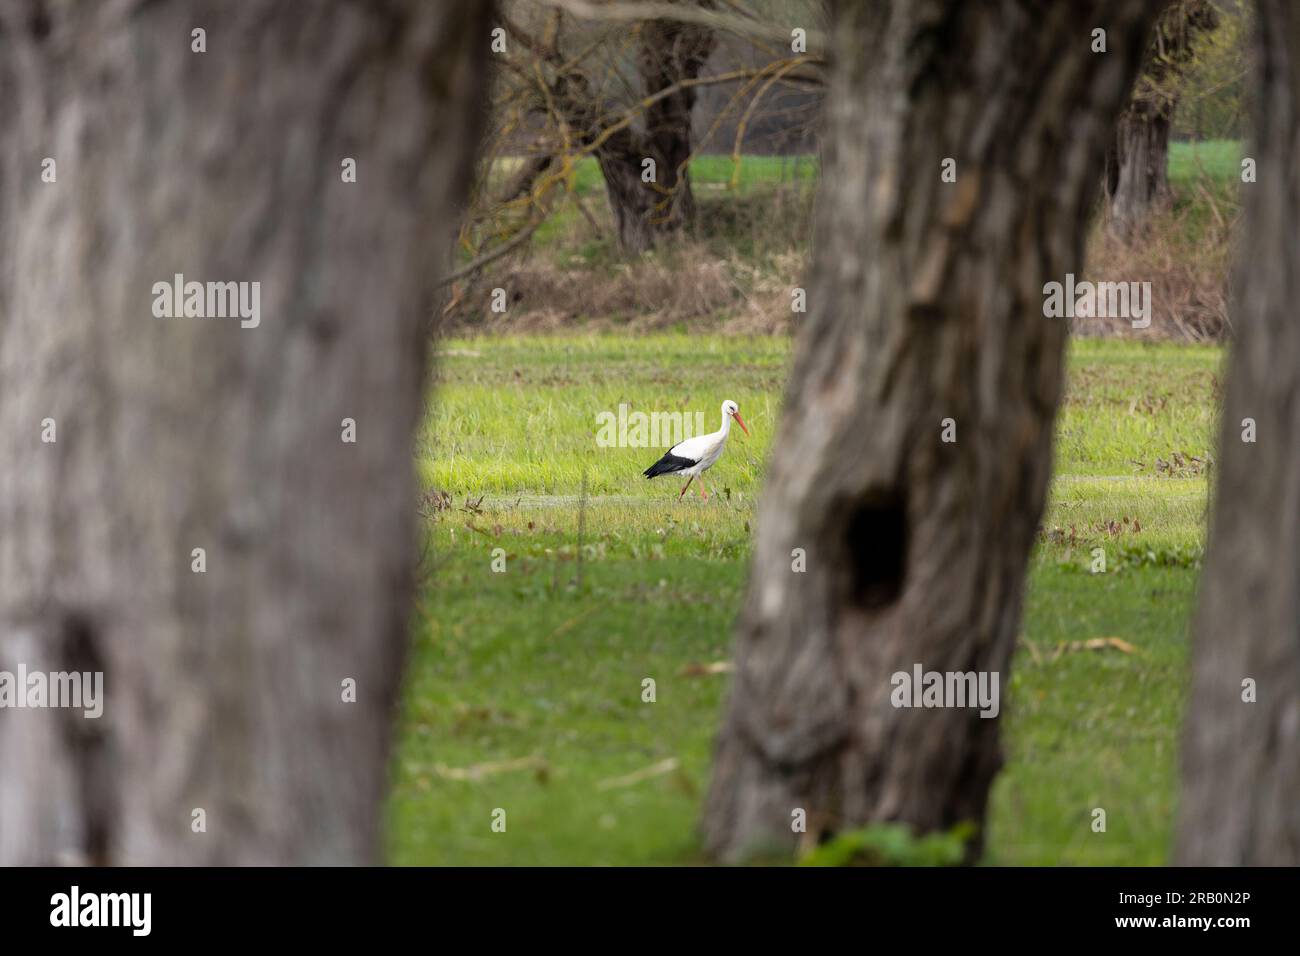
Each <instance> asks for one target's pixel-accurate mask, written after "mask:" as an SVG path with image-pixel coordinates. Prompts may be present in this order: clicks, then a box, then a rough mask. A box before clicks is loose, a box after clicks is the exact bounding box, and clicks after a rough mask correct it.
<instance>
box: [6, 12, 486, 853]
mask: <svg viewBox="0 0 1300 956" xmlns="http://www.w3.org/2000/svg"><path fill="white" fill-rule="evenodd" d="M489 14H490V4H487V3H456V4H452V3H447V4H441V3H425V2H423V0H388V2H384V3H348V4H344V3H331V2H325V0H312V2H304V3H294V4H284V3H276V2H274V0H247V2H240V3H218V2H216V0H210V2H197V0H196V2H187V0H162V2H156V3H148V4H144V3H139V4H131V3H111V4H109V3H104V4H100V3H84V4H83V3H66V4H49V3H35V2H29V3H28V2H24V3H5V4H2V5H0V126H2V127H3V128H4V129H5V130H6V136H5V139H4V145H3V146H0V670H9V671H11V672H13V671H15V670H16V669H17V668H18V667H19V666H22V667H24V668H25V669H26V670H27V671H28V672H37V671H40V672H56V671H66V670H76V671H102V672H103V673H104V680H105V684H106V690H105V693H106V700H105V703H104V713H103V716H102V717H101V718H100V719H99V720H91V719H83V718H82V717H81V716H80V714H79V713H77V712H69V711H62V710H49V709H46V710H6V711H4V712H2V713H0V767H3V771H2V773H3V778H2V779H0V863H51V862H56V861H81V862H92V863H113V864H119V863H164V864H176V863H185V864H192V863H353V862H367V861H373V860H374V859H375V858H376V857H377V853H378V837H379V823H380V807H381V802H382V798H383V794H384V789H385V784H386V781H387V772H388V767H387V755H388V742H389V735H390V721H391V718H392V716H393V709H394V706H395V703H396V696H397V688H398V680H399V675H400V668H401V663H402V660H403V657H404V650H405V646H406V640H407V627H406V621H407V611H408V603H409V600H408V599H409V595H410V592H411V588H412V583H413V570H414V568H413V565H414V552H415V549H414V540H413V536H414V529H415V520H414V501H415V496H414V489H413V486H414V481H413V475H412V463H411V436H412V432H413V429H414V427H415V425H416V423H417V420H418V417H419V415H420V413H421V410H422V407H423V394H424V390H423V385H424V365H425V360H424V358H423V356H424V348H425V342H426V338H427V333H428V317H429V314H430V311H431V306H432V303H433V301H434V298H435V293H436V290H435V288H434V283H435V281H436V276H435V275H434V274H433V271H432V269H431V264H434V263H439V262H442V261H444V260H445V250H446V248H447V245H448V242H449V240H450V238H451V235H450V233H451V231H452V230H450V229H449V228H448V224H449V223H451V222H454V221H455V216H456V207H457V204H458V203H459V201H460V199H461V196H462V193H463V192H464V190H465V187H466V182H467V178H468V175H469V159H470V155H469V153H470V150H471V149H472V146H473V143H474V141H475V139H476V135H477V134H476V128H477V125H478V123H477V113H478V112H480V111H481V104H482V101H483V92H484V91H483V90H482V89H481V84H482V82H483V75H484V64H485V62H486V58H487V50H488V44H489V42H490V22H489ZM195 31H202V32H199V33H196V32H195ZM46 160H50V161H52V162H46ZM347 160H353V161H355V181H348V178H349V177H348V175H347V174H348V172H349V167H348V165H347V162H346V161H347ZM43 173H44V174H46V175H45V178H43ZM177 274H180V275H183V276H184V277H185V281H198V282H202V283H208V282H214V283H215V282H241V283H248V285H247V286H245V288H247V289H252V288H253V286H252V285H251V283H254V282H256V283H260V285H259V286H258V287H257V288H259V289H260V314H259V318H260V321H259V322H257V323H255V327H248V328H245V327H242V325H243V324H244V323H241V322H240V321H238V320H232V319H229V318H197V317H190V318H183V317H182V318H168V319H164V318H159V317H157V316H156V315H155V314H154V311H153V308H152V306H153V303H154V292H153V287H154V286H155V284H156V283H159V282H164V283H170V282H172V281H173V277H174V276H175V275H177ZM249 300H251V296H250V297H249ZM249 300H246V301H248V304H251V301H249ZM250 325H252V323H250ZM345 419H350V420H352V422H353V423H354V425H355V439H356V440H355V442H345V441H344V440H343V438H344V437H345V429H344V426H343V422H344V420H345ZM43 439H44V440H43ZM51 439H52V440H51ZM200 572H201V573H200ZM348 681H351V682H354V685H353V686H354V687H355V703H349V702H347V700H346V699H345V696H346V695H345V691H344V689H343V688H344V682H348ZM196 811H202V816H201V817H200V816H199V815H198V814H197V813H196ZM200 820H202V822H203V823H204V825H205V827H204V828H203V829H202V830H200V828H199V827H198V826H197V825H196V824H197V823H198V822H199V821H200Z"/></svg>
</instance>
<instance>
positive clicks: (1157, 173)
mask: <svg viewBox="0 0 1300 956" xmlns="http://www.w3.org/2000/svg"><path fill="white" fill-rule="evenodd" d="M1172 117H1173V105H1172V104H1169V105H1168V108H1167V109H1165V108H1161V107H1158V106H1155V105H1152V104H1139V105H1136V106H1135V107H1134V108H1133V109H1130V110H1128V111H1126V112H1125V113H1124V115H1123V116H1121V117H1120V120H1119V123H1118V124H1117V128H1116V132H1115V138H1114V142H1113V143H1112V145H1111V148H1110V150H1109V151H1108V153H1107V155H1106V198H1107V200H1108V201H1109V203H1110V219H1109V222H1108V223H1107V226H1108V228H1109V229H1110V230H1111V231H1112V232H1113V233H1115V234H1116V235H1119V236H1123V237H1128V236H1132V235H1133V234H1134V233H1135V231H1136V230H1137V229H1138V228H1139V227H1140V226H1141V225H1142V224H1143V223H1145V222H1146V221H1147V220H1148V219H1149V218H1150V216H1151V215H1152V213H1154V212H1157V211H1159V210H1160V209H1163V208H1166V207H1167V206H1168V205H1169V202H1170V199H1171V193H1170V190H1169V129H1170V126H1171V125H1172V124H1171V120H1172Z"/></svg>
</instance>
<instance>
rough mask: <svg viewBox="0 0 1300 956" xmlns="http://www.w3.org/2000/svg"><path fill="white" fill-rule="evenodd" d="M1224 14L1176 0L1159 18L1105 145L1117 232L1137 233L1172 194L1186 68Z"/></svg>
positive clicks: (1201, 3) (1201, 0) (1205, 0)
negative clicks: (1174, 136) (1174, 135)
mask: <svg viewBox="0 0 1300 956" xmlns="http://www.w3.org/2000/svg"><path fill="white" fill-rule="evenodd" d="M1219 19H1220V15H1219V13H1218V11H1217V10H1216V9H1215V7H1214V4H1212V3H1211V2H1210V0H1172V2H1170V3H1169V4H1168V6H1166V7H1165V9H1164V10H1163V11H1162V12H1161V14H1160V17H1159V18H1158V19H1157V20H1156V25H1155V29H1154V30H1153V31H1152V35H1151V40H1150V42H1149V43H1148V45H1147V51H1146V57H1145V59H1144V61H1143V66H1142V71H1141V72H1140V73H1139V74H1138V79H1137V82H1136V84H1135V85H1134V89H1133V95H1132V96H1131V97H1130V99H1129V102H1128V105H1127V106H1126V107H1125V108H1124V111H1123V112H1122V113H1121V114H1120V118H1119V122H1118V123H1116V124H1115V135H1114V137H1113V138H1112V141H1111V144H1110V148H1109V149H1108V150H1107V151H1106V176H1105V180H1104V184H1105V191H1106V198H1107V201H1108V204H1109V219H1108V226H1109V228H1110V229H1111V230H1112V231H1113V232H1115V233H1116V234H1118V235H1121V236H1129V235H1132V234H1133V232H1134V230H1136V229H1137V228H1139V227H1140V226H1141V225H1142V224H1143V223H1144V222H1145V221H1146V219H1147V217H1148V216H1149V215H1150V213H1151V211H1152V210H1153V209H1158V208H1160V207H1161V206H1163V205H1166V204H1167V203H1168V202H1169V200H1170V198H1171V197H1170V190H1169V134H1170V132H1171V131H1172V130H1173V125H1174V111H1175V110H1176V109H1177V107H1178V100H1179V95H1180V93H1181V88H1182V83H1183V74H1184V73H1185V71H1186V70H1187V69H1188V67H1189V65H1190V64H1191V62H1192V57H1193V55H1194V54H1195V50H1196V46H1197V43H1198V42H1199V40H1198V37H1199V36H1200V35H1202V34H1205V33H1207V32H1209V31H1212V30H1214V29H1215V28H1216V27H1217V26H1218V24H1219Z"/></svg>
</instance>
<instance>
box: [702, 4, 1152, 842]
mask: <svg viewBox="0 0 1300 956" xmlns="http://www.w3.org/2000/svg"><path fill="white" fill-rule="evenodd" d="M1159 6H1160V4H1159V2H1156V0H1109V2H1106V0H1099V2H1087V3H1084V2H1080V3H1070V4H1053V5H1050V6H1049V7H1046V8H1041V7H1039V6H1038V5H1035V4H1027V3H1024V2H1022V0H999V2H990V3H987V4H948V3H942V2H938V0H930V2H924V0H922V2H905V0H895V2H892V3H878V4H857V3H851V2H848V0H840V2H839V3H837V4H836V5H835V9H834V12H833V21H832V22H833V24H834V26H833V28H832V30H831V31H830V34H831V37H832V38H833V39H832V41H831V43H832V50H831V56H830V60H831V63H832V64H833V65H832V67H831V74H832V80H831V89H830V93H829V99H828V102H827V106H826V111H825V123H826V135H825V140H826V147H825V149H826V154H827V155H826V161H825V172H824V175H823V178H822V188H821V194H820V197H819V208H818V213H817V231H816V238H815V240H814V248H815V250H816V253H815V255H814V261H813V274H812V279H811V283H810V288H809V292H808V302H809V314H808V319H807V322H806V323H805V325H804V327H803V328H802V330H801V332H800V339H799V343H798V346H797V351H796V359H795V364H794V368H793V371H792V375H791V380H790V384H789V387H788V392H787V399H786V407H785V411H784V413H783V416H782V420H781V428H780V434H779V436H778V438H777V443H776V447H778V448H779V449H780V454H779V455H778V456H775V457H774V458H773V461H772V464H771V467H770V471H769V474H768V477H767V480H766V483H765V487H764V491H763V499H762V502H761V505H760V510H759V516H758V537H757V541H756V545H755V551H754V557H753V563H752V566H751V569H750V581H749V589H748V594H747V596H746V599H745V605H744V609H743V611H742V614H741V619H740V622H739V625H738V635H737V647H736V675H735V680H734V685H733V687H732V690H731V697H730V701H729V704H728V707H727V711H726V716H725V719H724V725H723V728H722V731H721V734H720V737H719V740H718V744H717V750H716V756H715V765H714V774H713V780H712V783H711V789H710V792H709V795H708V798H707V800H706V805H705V814H704V819H703V829H704V835H705V840H706V844H707V847H708V849H709V850H710V851H711V852H712V853H713V854H715V855H716V856H718V857H720V858H722V859H724V860H741V859H745V858H747V857H748V856H750V855H751V854H754V853H763V852H778V853H789V852H790V851H791V850H793V849H794V848H795V846H796V844H797V843H799V842H804V841H809V842H811V841H815V840H817V839H819V838H825V837H827V836H829V835H831V834H833V833H835V832H838V831H843V830H846V829H851V828H854V827H858V826H862V825H865V824H868V823H870V822H875V821H902V822H904V823H907V824H911V825H912V826H913V827H914V828H915V829H917V830H919V831H931V830H937V829H946V828H949V827H951V826H953V825H954V824H957V823H958V822H961V821H972V822H974V823H975V824H977V825H978V824H982V823H983V820H984V814H985V805H986V802H987V799H988V791H989V786H990V783H991V781H992V779H993V776H994V774H995V773H996V771H997V769H998V767H999V764H1000V748H999V742H998V726H999V725H998V721H997V720H996V719H986V718H981V717H980V716H979V712H978V709H976V708H970V709H958V708H950V709H932V710H926V709H903V708H895V707H893V706H891V692H892V690H893V689H894V688H893V685H892V684H891V676H892V675H893V674H895V673H896V672H899V671H904V672H907V673H908V674H910V673H911V672H912V668H913V665H914V664H915V663H920V664H921V665H922V666H923V668H924V670H926V671H962V672H967V671H984V672H994V673H997V674H999V675H1000V686H1001V690H1002V694H1003V697H1002V699H1003V701H1004V702H1005V693H1006V690H1007V688H1008V686H1009V683H1010V682H1009V674H1008V663H1009V661H1010V658H1011V654H1012V650H1013V648H1014V646H1015V643H1016V636H1017V634H1018V627H1019V619H1020V610H1021V591H1022V585H1023V579H1024V574H1025V566H1026V561H1027V558H1028V554H1029V550H1030V547H1031V545H1032V543H1033V541H1034V537H1035V532H1036V529H1037V525H1038V520H1039V517H1040V514H1041V511H1042V507H1043V501H1044V496H1045V493H1046V490H1047V485H1048V478H1049V470H1050V465H1051V442H1052V423H1053V418H1054V415H1055V412H1056V407H1057V404H1058V401H1059V398H1060V392H1061V384H1062V360H1063V348H1064V344H1065V339H1066V323H1065V321H1064V320H1063V319H1051V318H1045V317H1044V314H1043V313H1044V293H1043V286H1044V283H1046V282H1049V281H1062V280H1063V279H1064V276H1065V273H1066V272H1068V271H1073V272H1075V273H1076V274H1077V273H1079V272H1080V271H1081V266H1082V254H1083V245H1084V242H1083V240H1084V234H1085V229H1086V224H1087V215H1088V212H1089V211H1090V209H1091V207H1092V200H1093V198H1094V197H1095V189H1096V184H1097V183H1098V182H1099V181H1100V177H1101V174H1102V166H1103V160H1104V156H1105V150H1106V143H1107V139H1108V137H1109V136H1110V134H1111V131H1112V130H1113V123H1114V122H1115V119H1116V117H1117V115H1118V113H1119V110H1120V108H1121V107H1122V106H1123V105H1124V102H1125V99H1126V96H1127V94H1128V90H1129V86H1130V84H1131V81H1132V79H1133V76H1134V74H1135V72H1136V70H1137V68H1138V64H1139V61H1140V59H1141V55H1142V51H1143V49H1144V46H1145V41H1146V37H1147V31H1148V28H1149V27H1150V24H1151V21H1152V18H1153V17H1154V15H1155V13H1156V11H1157V10H1158V9H1159ZM1094 28H1104V29H1105V30H1106V31H1107V49H1108V52H1107V53H1105V54H1095V53H1092V52H1091V50H1090V36H1091V31H1092V30H1093V29H1094ZM946 158H952V159H954V160H955V162H956V166H955V170H956V181H955V182H952V183H948V182H944V181H942V179H941V172H942V168H943V167H942V164H943V162H944V160H945V159H946ZM946 419H951V420H952V426H953V428H955V436H954V437H955V439H956V440H955V441H954V442H951V443H948V442H944V441H943V435H944V424H945V420H946ZM797 549H803V551H804V552H805V554H806V562H807V564H806V567H807V570H806V571H804V572H803V573H800V572H798V571H796V570H794V569H793V564H792V561H793V558H792V553H794V552H796V550H797ZM1003 706H1005V703H1004V704H1003ZM799 810H803V811H804V812H805V814H806V818H807V830H808V832H807V834H806V835H805V836H801V835H800V834H799V833H797V832H794V831H795V828H794V826H792V823H796V822H798V821H797V811H799ZM978 849H979V841H978V840H976V841H974V842H973V844H972V847H971V852H972V854H974V853H977V852H978Z"/></svg>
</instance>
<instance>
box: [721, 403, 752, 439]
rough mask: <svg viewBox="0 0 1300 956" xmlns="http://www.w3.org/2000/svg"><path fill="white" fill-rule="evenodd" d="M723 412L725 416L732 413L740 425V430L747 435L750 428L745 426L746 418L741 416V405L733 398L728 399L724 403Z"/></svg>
mask: <svg viewBox="0 0 1300 956" xmlns="http://www.w3.org/2000/svg"><path fill="white" fill-rule="evenodd" d="M722 414H723V415H724V416H725V415H730V416H731V417H732V418H734V419H735V420H736V424H737V425H739V426H740V430H741V431H742V432H744V433H745V434H746V435H748V434H749V429H748V428H746V427H745V420H744V419H743V418H741V417H740V406H739V405H737V404H736V403H735V402H733V401H732V400H731V399H727V400H726V401H725V402H723V403H722Z"/></svg>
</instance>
